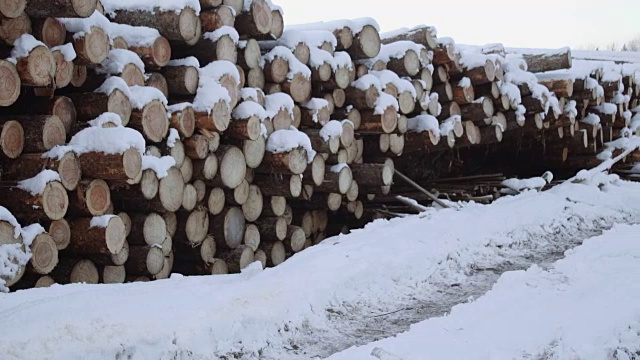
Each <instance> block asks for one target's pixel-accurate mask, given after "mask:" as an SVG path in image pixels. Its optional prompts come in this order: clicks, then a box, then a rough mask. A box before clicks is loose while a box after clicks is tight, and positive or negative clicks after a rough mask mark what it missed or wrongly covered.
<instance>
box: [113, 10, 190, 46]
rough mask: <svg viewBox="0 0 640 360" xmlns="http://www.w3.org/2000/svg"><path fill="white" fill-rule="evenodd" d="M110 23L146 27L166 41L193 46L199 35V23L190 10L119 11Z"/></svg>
mask: <svg viewBox="0 0 640 360" xmlns="http://www.w3.org/2000/svg"><path fill="white" fill-rule="evenodd" d="M111 21H114V22H117V23H120V24H128V25H133V26H146V27H150V28H154V29H158V31H160V34H161V35H162V36H164V37H166V38H167V39H168V40H172V41H179V42H186V43H191V44H193V42H194V39H195V40H196V41H197V38H199V34H200V33H201V30H202V28H201V23H200V19H199V18H198V15H196V12H195V10H194V9H192V8H189V7H187V8H184V9H182V10H181V11H165V10H161V9H159V8H155V9H153V11H144V10H125V9H119V10H116V11H115V12H114V16H113V17H111Z"/></svg>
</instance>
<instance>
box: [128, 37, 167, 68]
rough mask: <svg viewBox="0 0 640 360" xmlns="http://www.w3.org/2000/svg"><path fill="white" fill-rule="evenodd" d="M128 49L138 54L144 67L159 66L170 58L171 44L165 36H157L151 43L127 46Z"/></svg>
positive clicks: (165, 63)
mask: <svg viewBox="0 0 640 360" xmlns="http://www.w3.org/2000/svg"><path fill="white" fill-rule="evenodd" d="M129 50H130V51H133V52H134V53H136V54H138V56H140V58H141V59H142V61H143V62H144V65H145V68H161V67H163V66H165V65H167V64H168V63H169V60H170V59H171V45H170V44H169V40H167V39H166V38H165V37H162V36H160V37H157V38H155V39H154V40H153V43H152V44H151V45H147V46H129Z"/></svg>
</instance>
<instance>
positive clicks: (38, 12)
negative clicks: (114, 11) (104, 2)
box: [24, 0, 98, 18]
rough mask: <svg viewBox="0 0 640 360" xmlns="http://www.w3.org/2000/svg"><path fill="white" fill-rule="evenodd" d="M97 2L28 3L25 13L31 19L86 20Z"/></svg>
mask: <svg viewBox="0 0 640 360" xmlns="http://www.w3.org/2000/svg"><path fill="white" fill-rule="evenodd" d="M97 4H98V0H53V1H29V2H28V3H27V7H26V8H25V10H24V11H25V12H26V13H27V14H28V15H29V16H32V17H36V18H43V17H63V18H86V17H89V16H91V14H93V12H94V11H95V10H96V8H97V6H98V5H97Z"/></svg>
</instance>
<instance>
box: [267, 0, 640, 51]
mask: <svg viewBox="0 0 640 360" xmlns="http://www.w3.org/2000/svg"><path fill="white" fill-rule="evenodd" d="M273 2H274V3H275V4H277V5H280V6H281V7H282V8H284V16H285V25H287V24H290V25H293V24H301V23H308V22H315V21H327V20H336V19H353V18H358V17H365V16H368V17H372V18H374V19H376V21H377V22H378V23H379V24H380V27H381V28H382V31H389V30H394V29H397V28H401V27H412V26H415V25H419V24H427V25H433V26H435V27H436V28H437V29H438V36H440V37H444V36H449V37H452V38H453V39H454V40H455V41H456V42H457V43H461V44H486V43H493V42H500V43H503V44H504V45H506V46H517V47H544V48H555V47H562V46H572V47H579V46H586V45H590V44H594V45H605V44H608V43H610V42H612V41H615V42H617V43H618V44H620V43H624V42H626V41H629V40H631V39H632V38H634V37H635V36H636V35H640V0H528V1H521V0H489V1H483V0H429V1H418V0H391V1H383V0H376V1H371V0H366V1H365V0H273Z"/></svg>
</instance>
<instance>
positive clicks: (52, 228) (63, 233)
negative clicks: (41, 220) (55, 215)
mask: <svg viewBox="0 0 640 360" xmlns="http://www.w3.org/2000/svg"><path fill="white" fill-rule="evenodd" d="M48 233H49V235H50V236H51V238H52V239H53V241H54V242H55V244H56V248H57V249H58V250H64V249H66V248H67V246H69V242H71V229H70V228H69V223H68V222H67V220H65V219H60V220H54V221H52V222H51V224H49V230H48Z"/></svg>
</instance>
